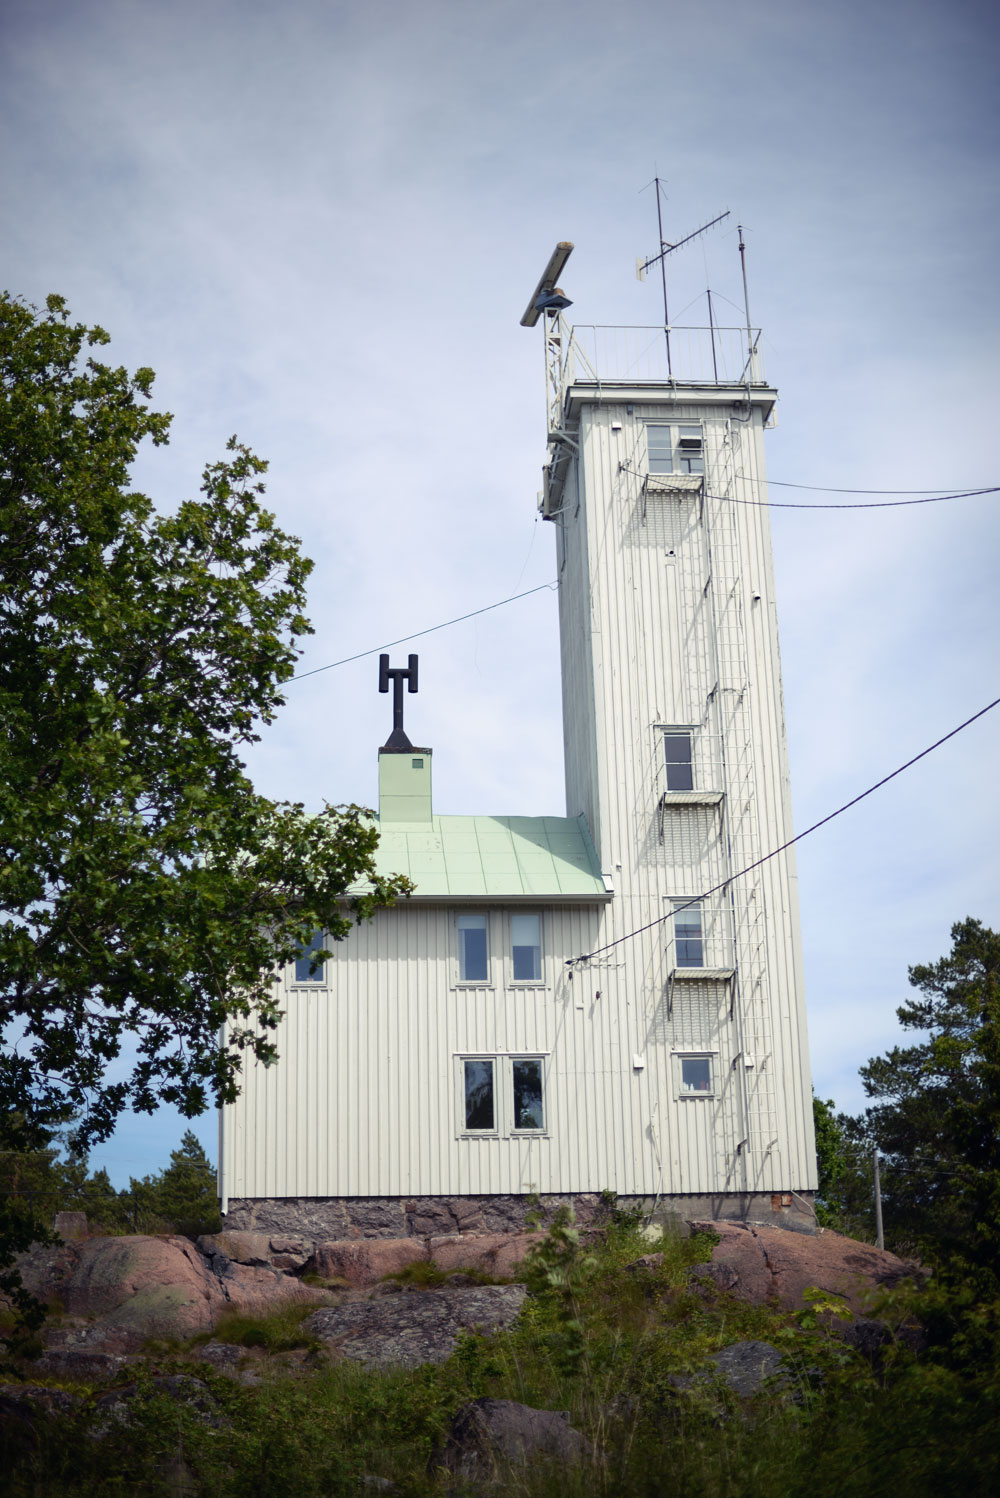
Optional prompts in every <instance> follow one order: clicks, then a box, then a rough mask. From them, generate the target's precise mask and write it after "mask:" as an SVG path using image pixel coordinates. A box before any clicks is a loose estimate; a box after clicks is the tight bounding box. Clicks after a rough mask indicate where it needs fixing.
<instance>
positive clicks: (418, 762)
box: [410, 759, 424, 770]
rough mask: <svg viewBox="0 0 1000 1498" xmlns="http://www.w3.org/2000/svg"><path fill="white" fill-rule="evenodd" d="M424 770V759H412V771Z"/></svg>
mask: <svg viewBox="0 0 1000 1498" xmlns="http://www.w3.org/2000/svg"><path fill="white" fill-rule="evenodd" d="M423 768H424V762H423V760H422V759H411V760H410V769H411V770H422V769H423Z"/></svg>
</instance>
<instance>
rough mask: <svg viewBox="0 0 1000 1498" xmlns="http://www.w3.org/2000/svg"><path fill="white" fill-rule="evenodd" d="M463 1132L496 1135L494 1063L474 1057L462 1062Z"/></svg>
mask: <svg viewBox="0 0 1000 1498" xmlns="http://www.w3.org/2000/svg"><path fill="white" fill-rule="evenodd" d="M462 1084H463V1087H462V1091H463V1099H464V1104H465V1130H466V1132H467V1133H470V1134H479V1133H481V1134H495V1133H496V1126H497V1125H496V1116H497V1109H496V1062H495V1061H494V1060H493V1059H492V1057H485V1058H484V1057H476V1059H475V1060H465V1061H463V1062H462Z"/></svg>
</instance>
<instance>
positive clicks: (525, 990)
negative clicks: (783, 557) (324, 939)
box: [223, 398, 815, 1198]
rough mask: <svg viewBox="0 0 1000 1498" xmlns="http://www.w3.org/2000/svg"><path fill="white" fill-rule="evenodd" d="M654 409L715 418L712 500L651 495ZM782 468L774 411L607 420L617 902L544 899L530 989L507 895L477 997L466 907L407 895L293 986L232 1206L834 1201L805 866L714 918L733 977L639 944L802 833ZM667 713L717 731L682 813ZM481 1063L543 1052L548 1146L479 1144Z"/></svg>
mask: <svg viewBox="0 0 1000 1498" xmlns="http://www.w3.org/2000/svg"><path fill="white" fill-rule="evenodd" d="M650 418H652V419H659V420H661V421H663V420H670V421H675V422H676V421H677V420H679V419H683V420H684V421H701V422H703V424H704V433H705V449H706V476H705V486H704V487H705V496H704V497H702V496H701V495H698V494H690V493H688V494H683V495H676V494H670V493H666V492H657V493H652V492H651V493H648V494H646V496H645V497H644V496H643V494H642V486H641V480H640V479H638V478H637V477H636V475H635V474H634V473H630V472H628V471H627V469H628V468H635V467H638V466H640V463H639V461H638V459H637V458H636V456H635V455H636V454H640V455H641V453H642V452H643V451H644V434H643V431H642V427H643V422H644V421H645V420H646V419H650ZM612 420H614V421H616V422H620V423H621V430H620V431H613V430H612V426H611V422H612ZM622 461H627V467H626V469H625V470H623V469H622V468H621V467H620V463H621V462H622ZM763 473H764V468H763V442H762V431H761V419H760V413H759V411H755V412H754V416H753V419H752V421H751V422H750V423H740V422H738V421H735V420H733V419H730V418H729V417H727V416H726V415H725V414H722V413H720V408H719V406H718V405H710V404H705V405H699V404H698V403H697V401H696V400H695V399H694V398H692V403H690V404H687V405H683V406H682V405H680V404H679V403H677V402H674V403H672V404H666V403H664V404H662V405H655V404H652V405H650V404H647V405H641V404H636V405H635V408H634V413H633V414H632V415H630V414H628V412H627V411H626V408H625V406H624V405H619V406H615V405H614V404H591V405H585V406H584V408H583V410H582V413H581V425H580V458H579V461H578V463H577V465H576V466H575V467H574V468H573V469H572V470H571V472H570V477H569V480H568V482H567V484H566V488H565V491H564V499H563V503H562V509H561V513H560V514H559V515H558V516H557V517H556V521H555V523H556V526H557V527H558V528H559V535H558V542H559V544H558V548H557V555H558V557H559V577H560V629H561V640H562V675H563V714H564V739H565V751H566V787H567V808H566V810H567V813H568V814H569V815H570V816H576V815H578V814H579V813H581V812H582V813H583V814H584V815H585V816H586V818H587V821H588V824H589V826H590V828H591V831H592V834H593V838H594V843H595V846H596V848H597V850H598V855H599V859H600V863H601V867H602V869H603V870H604V872H605V873H606V874H607V875H609V876H610V877H611V879H612V880H613V883H614V889H615V895H614V899H613V900H612V901H611V903H610V904H609V905H607V906H603V907H598V908H578V907H565V906H564V907H559V908H551V907H550V908H545V907H544V906H542V905H540V907H539V908H540V909H542V912H543V946H544V983H543V984H542V985H541V986H539V987H531V986H524V985H518V984H515V983H514V982H513V980H512V972H511V968H510V961H509V950H508V949H509V939H508V931H509V927H508V924H507V923H508V918H509V911H508V910H505V909H503V908H496V907H494V908H492V909H491V910H490V913H489V921H490V951H491V962H492V967H491V978H492V981H491V983H490V984H489V985H488V986H482V987H477V986H462V985H460V984H459V983H458V982H457V978H458V967H457V934H456V924H455V912H454V911H453V910H450V909H447V908H445V907H443V906H428V905H423V906H420V905H417V904H406V903H403V904H401V905H400V906H399V907H398V908H397V909H395V910H391V911H382V912H379V913H378V914H377V915H376V917H375V919H374V920H373V921H372V922H370V923H368V924H366V925H364V926H362V927H359V928H356V929H355V930H354V931H352V933H351V935H350V936H349V937H348V938H347V940H346V941H344V942H343V943H340V944H338V945H337V947H336V948H335V953H334V957H333V959H332V961H331V962H330V963H329V964H328V965H327V974H326V981H325V983H324V984H323V985H322V986H317V987H314V988H303V987H295V986H294V985H293V984H292V983H291V982H290V980H289V976H288V975H285V978H284V979H283V985H284V1009H285V1019H284V1021H283V1023H282V1026H281V1029H280V1030H279V1033H278V1044H279V1050H280V1060H279V1061H278V1063H277V1064H276V1065H275V1066H273V1067H271V1068H264V1067H261V1066H257V1065H253V1064H251V1065H249V1066H248V1068H247V1071H246V1073H245V1078H244V1088H243V1093H242V1095H241V1097H240V1099H239V1101H238V1102H237V1103H236V1104H235V1105H234V1106H233V1107H232V1108H231V1109H228V1110H227V1113H226V1118H225V1120H224V1130H223V1132H224V1150H223V1161H224V1174H225V1177H226V1180H225V1189H226V1191H227V1193H228V1194H229V1195H231V1196H234V1197H251V1198H252V1197H281V1196H369V1197H370V1196H406V1195H411V1194H412V1195H421V1196H424V1195H439V1194H440V1195H457V1194H463V1193H467V1194H471V1195H483V1194H494V1193H508V1192H526V1191H532V1190H535V1191H540V1192H577V1191H596V1190H600V1189H602V1188H605V1187H607V1188H609V1189H611V1190H615V1191H617V1192H619V1193H620V1194H623V1195H626V1194H628V1195H631V1194H645V1195H649V1194H655V1193H658V1192H660V1193H664V1194H672V1193H679V1192H696V1193H715V1192H719V1193H721V1192H735V1191H742V1190H751V1191H782V1190H785V1191H787V1190H811V1189H814V1187H815V1147H814V1140H813V1133H812V1109H811V1096H810V1086H809V1071H808V1055H807V1046H806V1030H805V1010H804V999H803V991H802V977H801V956H800V951H799V936H798V908H797V889H796V878H795V866H794V858H793V856H792V855H791V854H790V853H786V854H783V855H781V856H780V857H778V858H775V859H772V860H771V861H769V862H768V863H766V864H765V865H764V866H763V867H762V868H760V869H759V870H756V871H755V872H754V874H753V875H752V876H749V877H748V878H746V879H742V880H738V881H736V882H735V883H734V884H732V885H731V886H730V889H729V890H726V891H723V892H720V893H719V894H717V895H715V896H713V897H712V900H711V901H709V902H708V904H707V907H706V915H707V922H706V926H707V932H708V935H707V940H708V943H709V946H710V948H711V955H710V959H709V960H710V961H711V964H712V966H713V967H718V968H719V969H727V968H729V967H733V966H734V967H735V968H736V971H737V977H736V979H735V980H730V981H726V980H723V979H718V980H717V979H707V978H706V979H698V980H691V979H690V978H687V979H686V978H685V977H684V975H683V970H681V972H680V974H679V975H678V974H677V973H676V972H675V973H674V977H673V980H672V979H671V970H672V968H673V965H674V964H673V953H674V948H673V936H672V924H671V923H670V922H666V923H664V924H662V925H658V926H654V927H653V929H651V930H649V931H646V932H644V933H643V934H641V935H639V936H634V937H629V933H632V932H634V931H635V930H636V929H637V928H639V927H643V926H645V925H647V924H648V923H649V922H650V921H654V920H656V919H657V918H658V917H660V916H663V915H665V914H667V912H668V910H669V909H670V905H669V901H670V899H671V898H677V897H680V896H687V897H691V896H694V895H697V894H699V893H700V892H701V891H703V890H707V889H709V888H711V887H713V886H715V885H718V884H720V883H722V882H723V881H725V880H727V879H728V878H730V876H731V875H732V874H733V873H735V872H737V871H738V870H740V869H742V868H743V867H745V866H747V865H748V864H750V863H752V862H754V861H755V860H756V859H757V858H759V857H760V856H761V855H762V854H764V853H767V852H769V851H770V850H771V849H773V848H777V847H778V846H779V845H780V844H782V843H783V842H785V841H787V839H788V838H789V837H790V836H791V817H790V803H789V787H788V768H787V754H786V746H785V734H784V722H783V713H782V699H781V681H780V664H779V655H778V638H777V625H776V613H775V608H774V590H773V576H772V566H771V553H770V534H769V524H768V512H767V510H766V508H764V507H761V506H758V505H753V506H751V505H742V504H733V503H731V502H730V501H731V500H732V499H744V500H745V499H754V500H758V499H761V498H764V497H766V495H765V490H764V487H763V483H762V480H763ZM665 726H690V727H692V728H693V729H694V730H696V762H697V766H698V776H699V780H700V783H701V785H702V787H703V788H710V789H713V790H720V791H722V792H724V796H723V800H722V802H721V804H719V805H705V804H702V805H697V806H685V807H675V806H669V807H666V808H664V810H663V812H662V813H661V812H660V810H659V798H660V795H661V793H662V792H663V791H664V790H665V789H666V780H665V763H664V750H663V742H662V730H663V728H664V727H665ZM709 780H711V781H713V782H714V783H713V784H712V785H711V786H708V784H707V782H708V781H709ZM482 908H486V907H485V904H484V906H483V907H482ZM623 937H629V939H628V940H624V941H622V942H621V943H620V944H619V945H617V946H614V947H612V948H611V949H610V950H608V951H606V952H603V953H599V954H598V955H597V956H595V957H594V958H593V959H592V960H591V961H590V962H589V963H586V964H578V965H576V966H574V967H573V968H569V967H567V965H566V964H567V959H570V958H576V957H579V956H580V955H581V954H586V953H591V952H594V951H595V949H596V948H598V947H602V946H605V945H606V944H607V943H610V942H616V941H618V939H619V938H623ZM684 1051H689V1052H691V1051H694V1052H701V1053H705V1054H710V1055H711V1056H712V1059H713V1068H714V1081H715V1087H714V1090H713V1093H712V1094H711V1095H710V1096H704V1097H702V1096H688V1097H682V1096H681V1095H680V1093H679V1084H680V1076H679V1059H678V1058H679V1054H680V1053H682V1052H684ZM477 1054H478V1055H487V1056H489V1055H492V1056H498V1057H505V1056H511V1055H516V1054H524V1055H539V1056H543V1057H545V1058H546V1063H545V1078H546V1080H545V1105H546V1114H547V1125H548V1127H547V1130H546V1133H545V1135H544V1136H541V1137H534V1136H518V1135H513V1134H511V1133H510V1132H506V1133H505V1132H504V1130H503V1129H501V1130H500V1131H499V1132H498V1133H497V1135H496V1136H489V1137H468V1136H465V1135H463V1132H462V1128H461V1124H462V1119H461V1116H460V1108H459V1102H460V1099H459V1080H458V1061H457V1058H459V1057H461V1056H462V1055H477ZM636 1061H638V1062H639V1063H640V1064H639V1065H635V1064H634V1062H636ZM507 1102H508V1104H509V1098H508V1099H507Z"/></svg>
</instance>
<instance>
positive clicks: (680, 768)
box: [664, 729, 694, 791]
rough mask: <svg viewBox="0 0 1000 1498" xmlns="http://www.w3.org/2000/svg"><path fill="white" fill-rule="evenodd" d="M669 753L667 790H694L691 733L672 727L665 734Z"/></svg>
mask: <svg viewBox="0 0 1000 1498" xmlns="http://www.w3.org/2000/svg"><path fill="white" fill-rule="evenodd" d="M664 746H665V749H666V755H667V790H668V791H693V790H694V763H693V759H692V754H691V734H690V733H689V732H681V731H677V730H674V729H671V730H670V731H669V732H668V733H666V734H664Z"/></svg>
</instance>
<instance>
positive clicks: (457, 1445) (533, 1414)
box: [430, 1399, 593, 1493]
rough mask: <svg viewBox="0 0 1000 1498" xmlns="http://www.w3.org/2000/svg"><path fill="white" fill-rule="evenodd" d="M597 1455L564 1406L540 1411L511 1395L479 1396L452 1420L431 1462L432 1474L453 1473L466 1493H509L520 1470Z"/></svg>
mask: <svg viewBox="0 0 1000 1498" xmlns="http://www.w3.org/2000/svg"><path fill="white" fill-rule="evenodd" d="M592 1454H593V1447H592V1446H591V1445H590V1442H589V1441H587V1440H586V1439H585V1437H584V1436H582V1435H581V1434H580V1432H579V1431H578V1430H574V1429H573V1427H572V1425H570V1423H569V1415H568V1414H567V1413H566V1412H565V1411H563V1410H536V1409H533V1408H532V1407H531V1406H530V1405H527V1404H518V1403H517V1402H516V1401H515V1400H512V1399H474V1400H472V1402H471V1403H470V1404H464V1405H463V1406H462V1408H461V1409H460V1410H459V1411H458V1412H457V1414H456V1415H455V1417H454V1419H453V1420H452V1423H451V1429H450V1431H449V1433H448V1438H447V1440H446V1442H445V1444H444V1445H443V1447H442V1448H441V1449H440V1450H439V1451H437V1452H435V1454H434V1455H433V1456H432V1458H431V1461H430V1470H431V1472H432V1473H434V1472H438V1471H441V1470H442V1469H443V1470H444V1471H445V1472H448V1473H450V1474H451V1476H452V1478H453V1479H454V1480H455V1481H457V1482H458V1483H459V1484H460V1485H461V1491H462V1492H467V1491H470V1490H471V1491H472V1492H476V1493H481V1492H490V1491H494V1490H496V1491H504V1492H509V1491H510V1480H511V1477H512V1476H513V1475H514V1474H516V1472H517V1470H518V1469H519V1468H520V1469H522V1470H523V1469H524V1468H525V1467H528V1466H531V1467H536V1466H538V1465H539V1464H540V1463H542V1464H544V1463H551V1464H552V1466H554V1467H558V1468H559V1469H560V1470H561V1471H565V1469H566V1468H568V1467H574V1466H577V1465H578V1464H579V1463H580V1462H582V1461H584V1460H585V1459H586V1458H587V1457H589V1456H591V1455H592Z"/></svg>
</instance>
